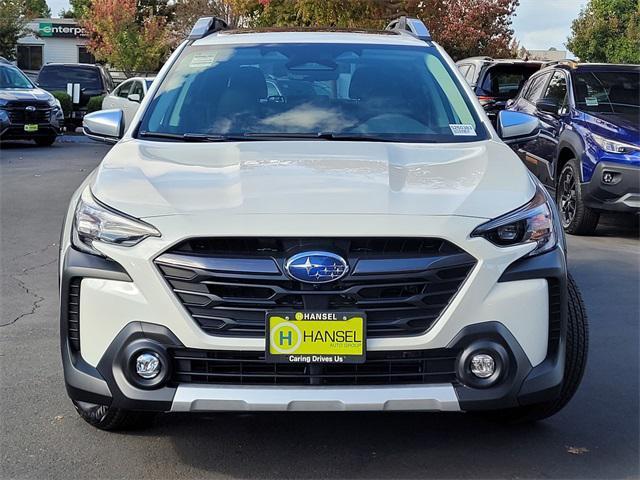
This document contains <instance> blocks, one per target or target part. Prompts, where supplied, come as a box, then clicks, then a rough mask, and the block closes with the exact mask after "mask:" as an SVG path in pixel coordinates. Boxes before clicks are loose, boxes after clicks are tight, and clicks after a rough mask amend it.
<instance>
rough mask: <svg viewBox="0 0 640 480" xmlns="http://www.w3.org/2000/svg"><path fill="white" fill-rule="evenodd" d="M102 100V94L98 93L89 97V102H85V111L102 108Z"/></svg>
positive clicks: (89, 111) (95, 110) (94, 110)
mask: <svg viewBox="0 0 640 480" xmlns="http://www.w3.org/2000/svg"><path fill="white" fill-rule="evenodd" d="M102 100H104V95H100V96H98V97H91V98H90V99H89V103H87V113H91V112H97V111H98V110H102Z"/></svg>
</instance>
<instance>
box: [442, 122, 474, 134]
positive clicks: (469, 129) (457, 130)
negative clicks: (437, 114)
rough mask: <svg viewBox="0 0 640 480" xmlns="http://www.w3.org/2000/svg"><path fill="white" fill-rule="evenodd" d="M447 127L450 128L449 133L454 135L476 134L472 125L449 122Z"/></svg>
mask: <svg viewBox="0 0 640 480" xmlns="http://www.w3.org/2000/svg"><path fill="white" fill-rule="evenodd" d="M449 128H450V129H451V133H453V134H454V135H456V136H463V137H473V136H475V134H476V129H475V128H473V125H467V124H464V123H450V124H449Z"/></svg>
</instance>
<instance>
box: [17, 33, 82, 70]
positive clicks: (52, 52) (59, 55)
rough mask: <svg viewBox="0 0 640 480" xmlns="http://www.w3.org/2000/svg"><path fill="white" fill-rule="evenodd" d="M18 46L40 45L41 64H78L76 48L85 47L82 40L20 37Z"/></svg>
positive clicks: (31, 36)
mask: <svg viewBox="0 0 640 480" xmlns="http://www.w3.org/2000/svg"><path fill="white" fill-rule="evenodd" d="M18 43H20V44H27V45H42V62H43V63H45V64H46V63H78V46H80V45H86V43H87V41H86V40H85V39H84V38H52V37H49V38H38V37H35V36H33V35H29V36H26V37H22V38H21V39H19V40H18Z"/></svg>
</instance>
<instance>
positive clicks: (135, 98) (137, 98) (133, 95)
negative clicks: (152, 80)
mask: <svg viewBox="0 0 640 480" xmlns="http://www.w3.org/2000/svg"><path fill="white" fill-rule="evenodd" d="M127 99H128V100H130V101H131V102H136V103H140V94H139V93H131V94H129V95H128V96H127Z"/></svg>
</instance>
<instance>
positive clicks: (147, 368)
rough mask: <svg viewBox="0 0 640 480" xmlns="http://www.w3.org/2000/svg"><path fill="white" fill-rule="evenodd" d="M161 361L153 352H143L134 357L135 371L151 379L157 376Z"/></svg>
mask: <svg viewBox="0 0 640 480" xmlns="http://www.w3.org/2000/svg"><path fill="white" fill-rule="evenodd" d="M161 368H162V363H161V362H160V358H158V356H157V355H156V354H155V353H151V352H145V353H142V354H140V355H138V358H136V373H137V374H138V375H139V376H140V377H142V378H144V379H147V380H149V379H152V378H155V377H157V376H158V374H159V373H160V369H161Z"/></svg>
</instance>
